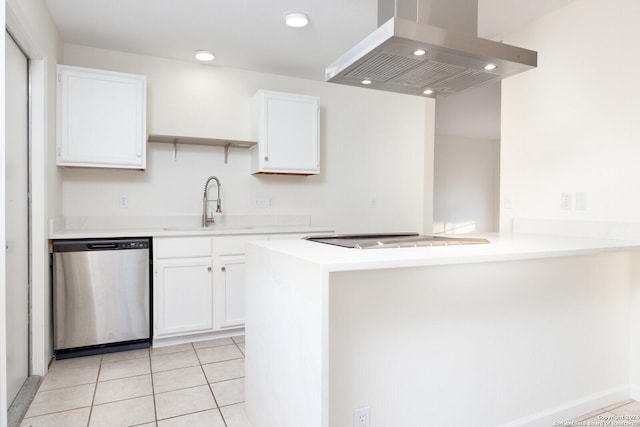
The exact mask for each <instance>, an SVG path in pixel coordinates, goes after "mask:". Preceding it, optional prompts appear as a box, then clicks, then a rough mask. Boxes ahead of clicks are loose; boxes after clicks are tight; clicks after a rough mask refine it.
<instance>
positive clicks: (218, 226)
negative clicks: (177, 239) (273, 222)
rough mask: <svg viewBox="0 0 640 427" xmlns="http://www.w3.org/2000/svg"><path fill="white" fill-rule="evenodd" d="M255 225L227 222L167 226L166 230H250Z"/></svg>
mask: <svg viewBox="0 0 640 427" xmlns="http://www.w3.org/2000/svg"><path fill="white" fill-rule="evenodd" d="M252 228H254V227H250V226H243V225H227V224H212V225H209V226H207V227H203V226H201V225H195V226H183V227H165V228H163V229H162V230H164V231H199V230H200V231H207V230H210V231H214V230H250V229H252Z"/></svg>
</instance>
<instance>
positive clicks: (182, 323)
mask: <svg viewBox="0 0 640 427" xmlns="http://www.w3.org/2000/svg"><path fill="white" fill-rule="evenodd" d="M212 269H213V265H212V262H211V258H197V259H189V258H186V259H175V260H174V259H171V260H158V261H157V262H156V265H155V271H156V274H155V282H154V291H155V298H156V302H157V303H156V305H155V332H156V335H158V336H163V335H173V334H185V333H195V332H205V331H209V330H212V329H213V274H212V273H213V272H212Z"/></svg>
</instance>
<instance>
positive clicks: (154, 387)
mask: <svg viewBox="0 0 640 427" xmlns="http://www.w3.org/2000/svg"><path fill="white" fill-rule="evenodd" d="M149 375H150V376H151V396H153V419H154V423H155V424H156V426H157V425H158V406H157V405H156V386H155V383H154V382H153V363H151V348H149Z"/></svg>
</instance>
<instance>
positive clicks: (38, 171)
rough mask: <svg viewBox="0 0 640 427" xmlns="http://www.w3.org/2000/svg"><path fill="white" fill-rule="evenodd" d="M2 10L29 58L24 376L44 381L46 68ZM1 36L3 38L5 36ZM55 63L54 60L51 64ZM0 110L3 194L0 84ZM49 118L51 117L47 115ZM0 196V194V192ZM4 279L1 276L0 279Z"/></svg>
mask: <svg viewBox="0 0 640 427" xmlns="http://www.w3.org/2000/svg"><path fill="white" fill-rule="evenodd" d="M1 1H2V3H3V5H4V6H5V7H0V9H2V10H1V11H0V23H2V24H4V25H3V26H4V28H5V29H6V30H8V31H9V32H10V33H11V35H12V36H13V38H14V39H15V40H16V42H17V43H18V45H19V46H20V47H21V48H22V49H23V50H24V52H25V53H26V54H27V57H28V58H29V61H30V63H29V70H30V79H29V80H30V87H29V93H30V100H29V123H30V129H29V141H30V150H31V151H30V159H29V162H30V165H29V166H30V181H31V224H30V226H31V242H30V245H31V257H30V258H31V259H30V269H31V301H30V304H31V309H30V313H31V318H30V324H31V341H30V345H31V355H30V361H29V366H30V368H29V372H30V374H31V375H41V376H44V375H46V373H47V370H48V365H49V361H50V358H51V333H50V320H49V313H50V304H49V301H50V290H49V289H50V285H49V281H50V278H49V256H48V253H49V249H48V236H47V212H48V210H47V204H46V195H47V187H46V182H47V179H46V177H47V172H48V170H49V168H48V165H47V152H48V150H47V120H48V114H47V108H46V106H47V89H48V87H47V86H48V85H47V68H48V66H47V65H48V58H47V57H46V56H45V55H43V53H42V51H41V50H40V49H39V48H38V47H37V46H36V43H35V42H34V41H33V40H32V39H31V37H30V36H29V33H28V30H27V28H26V27H25V26H24V24H23V23H25V22H29V20H28V18H27V17H25V16H24V12H23V11H22V10H21V9H19V8H18V7H12V4H11V2H6V0H1ZM5 34H6V33H5ZM1 54H2V55H1V56H2V58H1V59H0V61H1V62H0V64H1V67H0V69H1V71H0V75H1V77H2V80H3V81H4V79H5V71H4V70H5V63H4V61H5V60H4V56H5V52H4V43H3V44H2V50H1ZM53 60H54V61H55V60H56V58H53ZM0 94H1V96H0V98H1V100H2V105H1V106H0V111H1V113H2V114H1V115H2V117H1V118H0V131H1V132H2V137H1V139H0V141H1V142H0V163H1V165H2V167H1V168H0V170H1V171H2V173H0V188H2V189H4V186H5V177H4V162H5V157H4V156H5V155H4V153H5V140H4V132H5V105H4V103H5V93H4V84H3V85H2V89H1V90H0ZM53 113H54V112H53V111H52V114H53ZM2 194H4V190H2ZM5 226H6V218H5V202H4V197H1V198H0V263H2V264H3V265H4V263H5V245H6V241H5ZM2 276H4V275H2ZM5 292H6V280H5V277H0V307H2V308H3V312H4V307H5V305H6V299H5ZM6 327H7V325H6V321H5V319H4V316H0V348H6ZM6 369H7V366H6V353H5V352H0V426H4V425H6V422H7V420H6V416H7V410H8V407H7V389H6Z"/></svg>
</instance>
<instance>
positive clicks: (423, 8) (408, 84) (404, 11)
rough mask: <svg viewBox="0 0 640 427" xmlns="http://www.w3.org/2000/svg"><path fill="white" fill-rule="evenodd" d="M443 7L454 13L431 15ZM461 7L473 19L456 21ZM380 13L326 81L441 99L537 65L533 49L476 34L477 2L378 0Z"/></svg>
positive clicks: (336, 63) (331, 70)
mask: <svg viewBox="0 0 640 427" xmlns="http://www.w3.org/2000/svg"><path fill="white" fill-rule="evenodd" d="M390 3H391V5H390ZM456 3H457V5H458V6H459V7H458V8H456ZM442 10H450V11H451V13H452V14H453V15H450V16H448V17H445V18H442V17H441V15H438V14H437V13H434V14H433V16H431V15H430V13H431V12H438V11H442ZM461 10H464V11H467V12H468V11H470V12H472V15H471V18H469V17H468V16H465V17H460V19H458V17H459V16H460V15H459V14H460V13H461V12H460V11H461ZM389 11H391V13H392V17H391V18H390V19H388V20H386V21H383V19H385V16H384V15H385V14H388V13H389ZM456 14H458V15H456ZM378 15H379V16H378V22H379V27H378V29H376V30H375V31H374V32H373V33H371V34H370V35H369V36H368V37H366V38H365V39H364V40H362V41H361V42H360V43H358V44H357V45H356V46H355V47H353V48H352V49H351V50H349V51H348V52H347V53H345V54H344V55H342V56H341V57H340V58H338V59H337V60H336V61H335V62H334V63H333V64H331V65H330V66H329V67H327V69H326V80H327V81H329V82H333V83H339V84H347V85H352V86H360V87H367V88H371V89H379V90H386V91H390V92H399V93H405V94H409V95H418V96H424V97H431V98H441V97H446V96H448V95H451V94H455V93H458V92H461V91H463V90H466V89H469V88H472V87H476V86H479V85H482V84H485V83H488V82H490V81H495V80H501V79H504V78H506V77H509V76H512V75H514V74H517V73H521V72H523V71H526V70H529V69H531V68H535V67H536V66H537V57H538V54H537V53H536V52H535V51H532V50H527V49H522V48H519V47H515V46H510V45H507V44H503V43H500V42H495V41H491V40H486V39H482V38H479V37H477V36H476V28H477V23H476V21H477V0H456V1H453V0H379V4H378ZM407 18H408V19H407ZM474 18H476V19H475V20H474ZM458 21H459V22H458ZM434 23H435V24H438V26H436V25H432V24H434ZM452 27H456V28H455V29H452ZM488 66H489V67H491V66H493V67H494V68H493V69H487V67H488Z"/></svg>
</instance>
